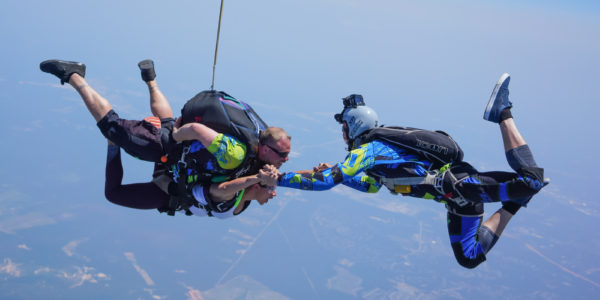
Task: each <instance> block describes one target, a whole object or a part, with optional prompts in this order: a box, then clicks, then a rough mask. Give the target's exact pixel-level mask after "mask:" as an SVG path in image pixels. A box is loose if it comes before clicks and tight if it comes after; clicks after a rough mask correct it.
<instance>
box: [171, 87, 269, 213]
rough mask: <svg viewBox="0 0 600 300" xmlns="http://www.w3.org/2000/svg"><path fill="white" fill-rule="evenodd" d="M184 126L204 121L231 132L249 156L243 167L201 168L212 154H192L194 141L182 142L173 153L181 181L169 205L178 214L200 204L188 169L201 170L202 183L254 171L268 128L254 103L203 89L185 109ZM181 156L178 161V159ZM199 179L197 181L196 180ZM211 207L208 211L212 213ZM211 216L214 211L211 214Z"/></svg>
mask: <svg viewBox="0 0 600 300" xmlns="http://www.w3.org/2000/svg"><path fill="white" fill-rule="evenodd" d="M181 117H182V125H183V124H187V123H194V122H197V123H201V124H204V125H206V126H207V127H209V128H211V129H213V130H215V131H216V132H219V133H222V134H225V135H230V136H233V137H235V138H236V139H238V140H240V141H241V142H243V143H244V144H246V157H245V158H244V160H243V162H242V163H241V164H240V166H239V167H237V168H236V169H233V170H222V171H221V172H216V171H212V170H206V169H204V170H199V168H201V167H202V163H201V162H202V161H203V159H206V158H207V157H208V156H211V155H212V154H210V153H209V152H208V151H204V150H203V151H197V152H194V153H190V145H191V142H190V141H186V142H183V143H181V144H180V146H179V147H177V149H176V150H174V151H173V153H171V155H169V156H170V161H169V165H171V166H176V167H177V170H178V171H177V178H176V179H177V183H173V184H171V185H170V186H169V194H170V195H171V198H170V199H169V207H168V209H167V210H166V211H167V214H169V215H171V216H172V215H174V214H175V211H177V210H186V214H188V212H189V210H188V208H189V207H191V206H192V205H194V206H197V201H196V200H195V199H194V197H193V196H192V193H191V186H188V185H191V183H192V182H191V181H189V180H188V179H189V178H188V177H189V176H188V170H190V168H195V169H196V171H198V172H199V173H200V175H201V176H200V179H199V180H198V182H200V183H204V182H214V181H215V180H214V179H215V178H216V177H217V176H219V178H220V179H219V180H220V181H223V180H226V179H227V178H238V177H241V176H244V175H246V174H249V173H250V172H252V171H254V168H255V167H256V165H257V156H258V151H257V148H258V142H259V134H260V132H261V131H262V130H265V129H266V128H267V124H266V123H265V122H264V121H263V120H262V119H261V118H260V116H258V114H257V113H256V112H255V111H254V109H252V107H251V106H250V105H248V104H247V103H245V102H242V101H240V100H237V99H235V98H234V97H232V96H230V95H229V94H227V93H225V92H222V91H214V90H210V91H203V92H200V93H198V94H197V95H196V96H194V97H193V98H192V99H190V100H189V101H188V102H187V103H186V104H185V105H184V107H183V109H182V110H181ZM177 159H178V160H177ZM199 162H200V163H199ZM195 181H196V180H194V182H195ZM211 209H212V208H210V207H209V209H207V211H209V212H210V210H211ZM209 215H210V214H209Z"/></svg>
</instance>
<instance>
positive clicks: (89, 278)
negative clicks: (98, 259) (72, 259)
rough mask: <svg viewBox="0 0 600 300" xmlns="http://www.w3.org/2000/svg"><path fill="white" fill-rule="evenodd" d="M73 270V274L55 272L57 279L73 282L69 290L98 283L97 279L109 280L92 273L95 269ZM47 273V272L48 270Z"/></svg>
mask: <svg viewBox="0 0 600 300" xmlns="http://www.w3.org/2000/svg"><path fill="white" fill-rule="evenodd" d="M75 268H76V269H77V270H76V272H75V273H68V272H65V271H58V272H57V273H58V277H59V278H63V279H66V280H68V281H73V282H75V283H74V284H73V285H71V286H70V288H75V287H78V286H82V285H83V284H84V283H86V282H89V283H98V280H99V279H100V280H108V279H110V278H109V277H108V276H107V275H106V274H104V273H94V272H93V271H94V270H95V269H94V268H92V267H87V266H83V268H80V267H77V266H76V267H75ZM46 269H47V268H46ZM46 269H43V270H44V271H46ZM40 270H42V269H40ZM36 272H37V271H36ZM48 272H49V270H48ZM36 275H37V273H36Z"/></svg>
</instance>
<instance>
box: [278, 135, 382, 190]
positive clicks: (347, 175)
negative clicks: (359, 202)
mask: <svg viewBox="0 0 600 300" xmlns="http://www.w3.org/2000/svg"><path fill="white" fill-rule="evenodd" d="M371 152H372V151H371ZM368 153H369V148H368V146H363V147H360V148H358V149H355V150H352V151H351V152H350V153H349V154H348V156H347V157H346V160H345V161H344V162H343V163H338V164H336V165H334V166H330V165H328V164H327V165H326V164H320V165H319V167H316V169H314V170H318V171H315V172H310V173H309V172H306V173H298V172H290V173H285V174H282V175H281V176H280V178H279V180H278V181H277V185H278V186H284V187H291V188H295V189H302V190H312V191H322V190H328V189H330V188H332V187H334V186H336V185H337V184H339V183H344V184H345V185H348V186H350V187H353V188H356V189H358V190H360V191H364V192H376V191H377V190H378V189H379V186H378V184H377V183H376V182H375V181H374V180H372V179H370V180H369V179H367V178H369V177H367V176H364V180H363V177H360V176H358V177H356V178H354V177H355V176H356V175H357V174H359V173H360V172H362V171H364V170H367V169H369V168H371V167H372V165H373V161H374V160H373V159H372V158H370V157H369V154H368ZM323 167H328V168H326V169H322V168H323Z"/></svg>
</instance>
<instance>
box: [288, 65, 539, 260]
mask: <svg viewBox="0 0 600 300" xmlns="http://www.w3.org/2000/svg"><path fill="white" fill-rule="evenodd" d="M509 83H510V75H509V74H507V73H505V74H503V75H502V76H501V77H500V79H499V80H498V82H497V83H496V85H495V87H494V89H493V91H492V95H491V97H490V100H489V102H488V104H487V106H486V108H485V111H484V116H483V118H484V119H485V120H487V121H490V122H493V123H497V124H498V125H499V126H500V132H501V134H502V140H503V143H504V151H505V154H506V158H507V161H508V164H509V165H510V167H511V168H512V169H513V170H514V171H515V172H501V171H494V172H479V171H477V170H476V169H475V168H474V167H472V166H471V165H470V164H468V163H467V162H464V161H462V158H463V152H462V150H461V149H460V147H459V146H458V144H456V142H455V141H454V140H453V139H452V138H451V137H450V136H449V135H447V134H446V133H444V132H441V131H429V130H421V129H416V128H409V127H391V126H390V127H383V126H378V117H377V114H376V113H375V111H374V110H373V109H371V108H370V107H368V106H366V105H365V102H364V100H363V98H362V96H360V95H356V94H353V95H350V96H348V97H346V98H344V99H343V103H344V109H343V110H342V112H341V113H339V114H336V115H335V120H336V121H337V122H338V123H340V124H341V125H342V131H343V137H344V141H345V142H346V144H347V145H348V150H349V151H350V152H349V153H348V155H347V156H346V159H345V160H344V161H343V162H340V163H337V164H335V165H333V166H332V165H329V164H320V165H319V166H318V167H315V168H314V172H309V173H303V172H289V173H284V174H281V175H280V177H279V179H278V182H277V184H278V186H283V187H290V188H296V189H302V190H313V191H319V190H327V189H330V188H332V187H334V186H335V185H337V184H340V183H341V184H344V185H347V186H350V187H352V188H354V189H357V190H360V191H362V192H369V193H375V192H377V191H378V190H379V188H380V187H381V186H382V185H384V186H386V187H387V188H388V189H389V190H390V191H391V192H392V193H394V194H402V195H404V196H411V197H416V198H423V199H431V200H434V201H437V202H441V203H444V204H445V206H446V208H447V210H448V213H447V220H448V234H449V236H450V244H451V246H452V250H453V252H454V255H455V257H456V260H457V262H458V263H459V264H460V265H461V266H463V267H465V268H475V267H477V266H478V265H479V264H481V263H482V262H483V261H485V259H486V254H487V253H488V252H489V251H490V250H491V249H492V247H493V246H494V245H495V243H496V242H497V240H498V238H499V237H500V235H501V234H502V232H503V230H504V228H505V227H506V225H507V224H508V222H509V220H510V219H511V218H512V217H513V216H514V215H515V214H516V213H517V211H518V210H519V209H520V208H521V207H522V206H526V205H527V203H528V202H529V201H530V200H531V198H532V197H533V196H534V195H535V194H536V193H538V192H539V191H540V190H541V189H542V188H543V187H544V186H545V185H546V184H548V182H547V181H544V175H543V173H544V170H543V169H542V168H539V167H538V166H537V164H536V162H535V160H534V158H533V154H532V152H531V150H530V148H529V146H528V145H527V143H526V142H525V140H524V138H523V137H522V136H521V134H520V132H519V131H518V130H517V127H516V125H515V121H514V118H513V116H512V113H511V108H512V103H511V102H510V101H509V89H508V85H509ZM362 172H364V173H365V174H366V176H361V175H359V174H360V173H362ZM488 202H501V203H502V208H500V209H499V210H498V211H496V212H495V213H494V214H493V215H492V216H491V217H490V218H489V219H487V220H486V221H485V222H483V223H482V220H483V212H484V210H483V204H484V203H488Z"/></svg>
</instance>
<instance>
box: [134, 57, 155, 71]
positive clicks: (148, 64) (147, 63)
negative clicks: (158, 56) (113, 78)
mask: <svg viewBox="0 0 600 300" xmlns="http://www.w3.org/2000/svg"><path fill="white" fill-rule="evenodd" d="M138 67H139V68H140V70H149V69H152V68H154V61H152V60H151V59H146V60H142V61H140V62H139V63H138Z"/></svg>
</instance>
